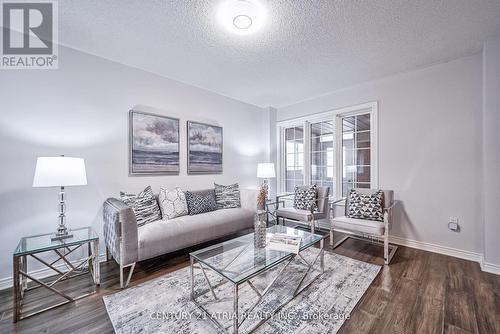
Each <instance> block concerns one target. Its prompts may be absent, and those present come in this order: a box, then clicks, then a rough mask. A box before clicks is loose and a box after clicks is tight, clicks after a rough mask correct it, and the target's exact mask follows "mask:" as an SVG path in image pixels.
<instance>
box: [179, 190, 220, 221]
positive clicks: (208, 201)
mask: <svg viewBox="0 0 500 334" xmlns="http://www.w3.org/2000/svg"><path fill="white" fill-rule="evenodd" d="M186 201H187V206H188V212H189V214H190V215H191V216H192V215H198V214H200V213H204V212H210V211H215V210H217V203H216V202H215V191H214V190H213V189H210V190H201V191H186Z"/></svg>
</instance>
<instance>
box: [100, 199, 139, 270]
mask: <svg viewBox="0 0 500 334" xmlns="http://www.w3.org/2000/svg"><path fill="white" fill-rule="evenodd" d="M103 219H104V241H105V243H106V247H107V248H108V251H109V252H110V253H111V255H112V256H113V258H114V259H115V260H116V262H118V264H120V265H122V266H126V265H129V264H132V263H134V262H137V259H138V253H137V252H138V247H139V246H138V241H137V221H136V219H135V213H134V211H133V210H132V209H131V208H130V207H129V206H127V205H126V204H125V203H123V202H122V201H120V200H119V199H116V198H108V199H107V200H106V201H105V202H104V206H103Z"/></svg>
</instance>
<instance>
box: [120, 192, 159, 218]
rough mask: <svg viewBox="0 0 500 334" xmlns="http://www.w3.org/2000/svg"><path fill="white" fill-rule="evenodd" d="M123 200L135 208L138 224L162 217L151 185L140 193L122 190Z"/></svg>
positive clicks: (121, 196)
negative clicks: (129, 192)
mask: <svg viewBox="0 0 500 334" xmlns="http://www.w3.org/2000/svg"><path fill="white" fill-rule="evenodd" d="M120 198H121V200H122V201H123V202H124V203H125V204H127V205H128V206H129V207H131V208H132V210H134V213H135V219H136V220H137V226H143V225H146V224H148V223H151V222H154V221H156V220H160V219H161V211H160V207H159V206H158V202H157V201H156V198H155V195H154V194H153V190H152V189H151V187H150V186H147V187H146V189H144V190H143V191H141V192H140V193H139V194H138V195H135V194H127V193H124V192H120Z"/></svg>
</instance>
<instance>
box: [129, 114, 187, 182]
mask: <svg viewBox="0 0 500 334" xmlns="http://www.w3.org/2000/svg"><path fill="white" fill-rule="evenodd" d="M179 156H180V120H179V119H178V118H173V117H168V116H164V115H157V114H151V113H147V112H142V111H136V110H130V111H129V175H179V173H180V158H179Z"/></svg>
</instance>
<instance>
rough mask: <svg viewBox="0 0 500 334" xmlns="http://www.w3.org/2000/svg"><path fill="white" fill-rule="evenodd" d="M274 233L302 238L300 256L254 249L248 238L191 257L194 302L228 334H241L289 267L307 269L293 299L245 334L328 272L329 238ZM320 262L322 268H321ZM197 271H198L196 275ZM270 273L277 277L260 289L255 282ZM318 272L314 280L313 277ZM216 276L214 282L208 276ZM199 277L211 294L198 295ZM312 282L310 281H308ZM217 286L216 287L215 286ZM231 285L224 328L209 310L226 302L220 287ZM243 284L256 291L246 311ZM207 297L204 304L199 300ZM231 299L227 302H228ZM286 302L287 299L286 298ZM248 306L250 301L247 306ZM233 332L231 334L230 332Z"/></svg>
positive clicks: (251, 236) (278, 229)
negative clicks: (307, 254)
mask: <svg viewBox="0 0 500 334" xmlns="http://www.w3.org/2000/svg"><path fill="white" fill-rule="evenodd" d="M274 233H286V234H288V235H294V236H300V237H301V238H302V241H301V245H300V249H299V253H298V254H294V253H289V252H282V251H276V250H270V249H268V248H267V247H266V248H257V247H254V234H253V233H251V234H247V235H244V236H242V237H238V238H235V239H232V240H229V241H226V242H222V243H220V244H217V245H214V246H211V247H208V248H205V249H202V250H199V251H196V252H193V253H190V254H189V255H190V260H191V266H190V271H191V300H192V301H193V302H194V303H195V304H196V306H197V307H198V308H199V309H201V310H202V311H203V312H204V315H205V316H206V317H207V318H208V319H210V320H211V321H212V322H213V323H214V324H215V325H216V326H217V327H218V328H219V329H220V330H222V331H223V332H224V333H234V334H236V333H238V332H239V330H240V329H241V328H242V324H243V323H244V322H245V321H246V320H247V319H248V318H249V315H250V314H251V313H252V311H253V310H254V309H255V307H256V306H257V305H259V303H260V302H261V301H262V300H263V298H264V297H266V296H267V295H268V294H269V292H270V291H272V290H273V289H274V288H276V287H277V286H276V282H277V281H278V278H280V277H281V276H282V275H283V274H284V273H285V271H286V269H287V267H289V265H290V264H291V263H292V262H293V263H294V264H295V265H297V264H300V265H302V266H304V273H301V276H300V277H299V279H298V282H297V284H294V286H293V290H294V291H291V295H290V296H289V298H288V299H287V300H286V301H285V302H284V303H282V304H280V305H278V306H277V307H275V308H274V309H272V310H270V311H266V312H265V316H264V317H261V318H260V319H258V321H257V323H256V324H255V325H253V326H252V327H250V328H247V329H246V330H245V331H246V332H248V333H250V332H253V331H254V330H255V329H257V328H258V327H259V326H260V325H262V324H263V323H264V322H266V321H267V320H268V319H269V318H270V317H271V316H272V315H273V314H275V313H276V312H278V311H279V310H280V309H281V308H283V306H285V305H286V304H287V303H288V302H290V301H291V300H292V299H293V298H295V297H296V296H297V295H299V294H300V293H301V292H302V291H304V290H305V289H306V288H307V287H308V286H309V285H310V284H311V283H312V282H314V281H315V280H316V279H317V278H318V277H319V276H320V275H321V274H323V272H324V260H323V257H324V249H323V241H324V238H325V237H326V236H323V235H319V234H312V233H309V232H306V231H302V230H297V229H294V228H290V227H286V226H281V225H275V226H272V227H270V228H268V229H267V235H268V236H270V235H272V234H274ZM318 243H319V250H318V251H317V253H314V254H313V258H312V259H309V260H308V259H306V258H305V257H304V256H303V252H304V251H305V250H307V249H308V248H310V247H312V246H314V245H315V244H318ZM318 260H319V265H318V264H317V262H318ZM195 270H196V271H195ZM270 271H276V272H277V273H276V274H275V276H274V277H273V278H272V279H271V281H270V282H268V283H267V286H265V288H264V289H262V288H261V289H259V288H258V287H257V286H256V285H255V284H254V283H253V282H252V279H254V278H257V276H260V275H265V274H268V273H269V272H270ZM313 272H317V274H316V275H315V276H314V275H313V274H312V273H313ZM211 273H215V275H212V279H210V278H209V275H208V274H211ZM195 275H202V277H203V281H204V282H205V283H206V285H208V288H209V289H208V290H206V289H205V291H202V293H197V291H196V290H197V289H196V288H197V287H196V286H195V285H196V284H195V283H196V279H195ZM213 276H217V277H219V278H221V279H220V280H219V282H218V283H216V282H214V279H213ZM307 277H309V280H307V281H306V278H307ZM214 283H215V284H214ZM225 284H229V285H231V287H232V297H230V298H231V299H232V310H231V315H230V317H226V318H225V320H228V319H229V325H228V322H226V325H224V324H223V323H222V322H221V321H220V319H219V318H218V317H217V316H215V314H214V313H213V312H210V311H209V310H208V308H207V307H208V305H209V304H210V303H218V302H220V301H221V300H222V298H219V296H217V294H216V287H220V286H222V285H225ZM243 284H248V285H249V286H250V288H251V291H253V293H254V294H256V296H255V295H254V296H253V297H254V299H255V297H257V301H256V302H254V303H251V305H250V306H248V307H247V309H246V310H240V309H239V306H238V298H239V297H244V296H243V295H242V296H239V294H238V290H239V289H240V287H241V286H242V285H243ZM201 297H203V298H204V299H205V301H204V302H200V301H199V299H200V298H201ZM208 297H210V299H209V300H207V298H208ZM226 299H227V298H226ZM285 299H286V298H285ZM245 304H248V301H246V302H245V303H243V305H245ZM231 327H232V330H231V331H230V328H231Z"/></svg>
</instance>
